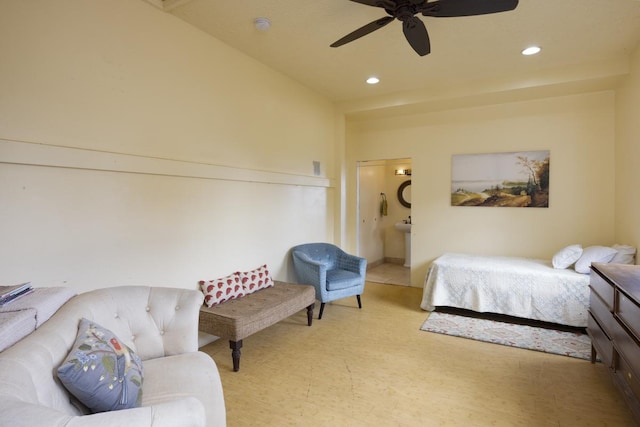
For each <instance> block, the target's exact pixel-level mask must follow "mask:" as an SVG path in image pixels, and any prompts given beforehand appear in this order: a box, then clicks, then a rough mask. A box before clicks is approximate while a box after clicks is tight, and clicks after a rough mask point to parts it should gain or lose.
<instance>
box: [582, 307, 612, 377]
mask: <svg viewBox="0 0 640 427" xmlns="http://www.w3.org/2000/svg"><path fill="white" fill-rule="evenodd" d="M587 332H588V333H589V338H591V344H592V345H593V346H594V347H595V349H596V353H598V357H599V358H600V360H601V361H602V364H603V365H604V366H606V367H607V368H613V360H614V359H613V344H612V343H611V341H610V340H609V337H607V335H606V334H605V333H604V332H603V331H602V329H601V328H600V325H599V324H598V322H597V321H596V320H595V319H594V318H593V316H592V315H591V313H589V319H588V320H587Z"/></svg>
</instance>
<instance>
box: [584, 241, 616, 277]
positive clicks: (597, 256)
mask: <svg viewBox="0 0 640 427" xmlns="http://www.w3.org/2000/svg"><path fill="white" fill-rule="evenodd" d="M617 253H618V251H616V250H615V249H613V248H609V247H607V246H588V247H586V248H584V250H583V251H582V255H581V256H580V259H579V260H578V261H576V266H575V267H574V268H575V270H576V271H577V272H578V273H583V274H589V273H591V270H590V269H589V267H591V263H592V262H603V263H608V262H609V261H611V260H612V259H613V257H614V256H616V254H617Z"/></svg>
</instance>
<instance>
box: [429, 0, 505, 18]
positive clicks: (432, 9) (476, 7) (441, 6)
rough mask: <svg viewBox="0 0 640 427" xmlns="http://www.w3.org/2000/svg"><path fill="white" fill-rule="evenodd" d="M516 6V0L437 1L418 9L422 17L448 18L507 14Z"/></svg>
mask: <svg viewBox="0 0 640 427" xmlns="http://www.w3.org/2000/svg"><path fill="white" fill-rule="evenodd" d="M517 6H518V0H437V1H434V2H428V3H425V4H424V5H423V7H421V8H420V12H421V13H422V14H423V15H424V16H434V17H436V18H450V17H455V16H475V15H486V14H489V13H498V12H507V11H509V10H514V9H515V8H516V7H517Z"/></svg>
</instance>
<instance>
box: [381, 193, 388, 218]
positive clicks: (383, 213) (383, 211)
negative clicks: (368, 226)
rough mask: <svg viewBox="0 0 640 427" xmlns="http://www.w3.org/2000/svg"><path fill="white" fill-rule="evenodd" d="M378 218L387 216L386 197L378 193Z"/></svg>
mask: <svg viewBox="0 0 640 427" xmlns="http://www.w3.org/2000/svg"><path fill="white" fill-rule="evenodd" d="M380 216H387V196H386V195H385V194H384V193H380Z"/></svg>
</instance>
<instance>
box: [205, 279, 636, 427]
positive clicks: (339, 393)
mask: <svg viewBox="0 0 640 427" xmlns="http://www.w3.org/2000/svg"><path fill="white" fill-rule="evenodd" d="M421 295H422V290H421V289H417V288H410V287H403V286H391V285H388V284H378V283H371V282H367V285H366V287H365V292H364V294H363V296H362V304H363V308H362V310H358V308H357V302H356V299H355V298H346V299H344V300H340V301H336V302H334V303H332V304H327V306H326V308H325V311H324V315H323V318H322V320H317V310H316V316H315V317H316V318H315V319H314V322H313V326H311V327H308V326H306V315H305V313H304V312H300V313H297V314H295V315H294V316H291V317H290V318H288V319H286V320H284V321H282V322H280V323H278V324H276V325H273V326H271V327H269V328H267V329H265V330H263V331H260V332H258V333H256V334H254V335H252V336H251V337H249V338H247V339H245V340H244V347H243V349H242V358H241V368H240V371H239V372H233V370H232V363H231V354H230V353H231V352H230V350H229V348H228V347H229V345H228V343H227V342H223V341H221V340H218V341H215V342H213V343H211V344H209V345H207V346H205V347H203V350H204V351H206V352H207V353H208V354H210V355H211V356H212V357H213V358H214V360H215V361H216V363H217V364H218V368H219V370H220V375H221V377H222V382H223V388H224V392H225V400H226V407H227V419H228V425H229V427H241V426H354V427H359V426H525V427H528V426H536V427H537V426H555V427H558V426H568V427H573V426H633V425H634V424H633V420H632V418H631V414H630V412H629V410H628V409H627V407H626V406H625V404H624V402H623V399H622V395H621V394H620V393H619V392H618V390H617V389H615V388H614V387H613V385H612V382H611V380H610V379H609V377H608V376H607V374H606V371H605V368H604V367H603V366H602V365H601V364H596V365H592V364H590V363H589V362H587V361H584V360H579V359H572V358H568V357H563V356H557V355H551V354H545V353H540V352H535V351H530V350H523V349H517V348H512V347H505V346H500V345H496V344H489V343H482V342H478V341H473V340H468V339H464V338H456V337H450V336H446V335H439V334H434V333H428V332H423V331H420V330H419V328H420V326H421V325H422V323H423V322H424V320H425V319H426V317H427V313H426V312H424V311H422V310H420V308H419V304H420V299H421Z"/></svg>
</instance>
